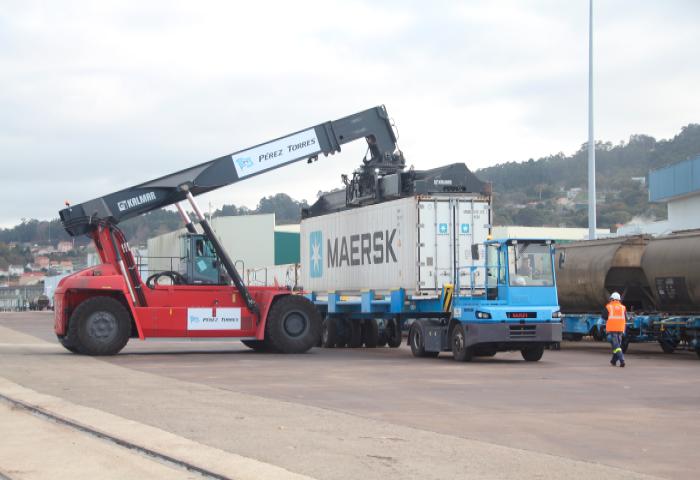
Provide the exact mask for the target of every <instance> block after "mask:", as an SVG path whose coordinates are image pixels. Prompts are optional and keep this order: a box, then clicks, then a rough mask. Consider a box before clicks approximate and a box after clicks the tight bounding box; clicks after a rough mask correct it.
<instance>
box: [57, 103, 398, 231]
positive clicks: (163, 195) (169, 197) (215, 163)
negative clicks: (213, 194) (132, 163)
mask: <svg viewBox="0 0 700 480" xmlns="http://www.w3.org/2000/svg"><path fill="white" fill-rule="evenodd" d="M363 137H364V138H365V139H366V140H367V144H368V146H369V153H370V158H369V159H368V160H365V162H364V166H363V168H362V171H363V172H365V173H366V174H367V175H379V174H386V173H395V172H397V171H401V170H402V169H403V168H404V166H405V162H404V159H403V156H402V155H401V152H399V151H398V150H397V145H396V136H395V135H394V131H393V130H392V127H391V123H390V121H389V117H388V114H387V112H386V109H385V108H384V106H378V107H374V108H370V109H368V110H365V111H362V112H359V113H356V114H354V115H350V116H348V117H344V118H341V119H339V120H335V121H330V122H325V123H321V124H319V125H316V126H314V127H311V128H308V129H305V130H301V131H298V132H295V133H292V134H290V135H287V136H284V137H280V138H277V139H275V140H271V141H269V142H266V143H262V144H260V145H256V146H254V147H251V148H248V149H246V150H240V151H237V152H234V153H232V154H229V155H224V156H223V157H219V158H216V159H214V160H210V161H208V162H206V163H202V164H200V165H197V166H194V167H191V168H187V169H185V170H181V171H179V172H176V173H172V174H170V175H166V176H164V177H160V178H157V179H155V180H151V181H149V182H146V183H142V184H140V185H136V186H133V187H130V188H126V189H124V190H120V191H118V192H114V193H110V194H108V195H105V196H103V197H100V198H96V199H93V200H90V201H87V202H84V203H81V204H78V205H73V206H69V207H68V208H64V209H63V210H61V211H60V212H59V215H60V216H61V221H62V222H63V226H64V227H65V229H66V231H67V232H68V233H69V234H70V235H72V236H76V235H82V234H89V233H90V232H91V231H93V230H94V229H95V228H96V227H97V226H98V225H100V224H103V223H109V224H111V225H116V224H118V223H119V222H122V221H124V220H127V219H129V218H133V217H136V216H138V215H142V214H144V213H147V212H150V211H152V210H156V209H158V208H162V207H167V206H169V205H173V204H176V203H178V202H180V201H182V200H184V199H185V198H186V197H187V192H190V193H191V194H192V195H194V196H196V195H200V194H202V193H206V192H209V191H211V190H215V189H217V188H221V187H224V186H226V185H230V184H232V183H236V182H239V181H241V180H245V179H247V178H250V177H253V176H255V175H259V174H261V173H264V172H267V171H270V170H273V169H276V168H280V167H282V166H284V165H287V164H290V163H293V162H296V161H299V160H303V159H309V161H311V160H315V159H317V158H318V155H319V154H323V155H324V156H327V155H328V154H334V153H335V152H340V146H341V145H343V144H345V143H348V142H351V141H354V140H357V139H359V138H363ZM348 191H350V190H348Z"/></svg>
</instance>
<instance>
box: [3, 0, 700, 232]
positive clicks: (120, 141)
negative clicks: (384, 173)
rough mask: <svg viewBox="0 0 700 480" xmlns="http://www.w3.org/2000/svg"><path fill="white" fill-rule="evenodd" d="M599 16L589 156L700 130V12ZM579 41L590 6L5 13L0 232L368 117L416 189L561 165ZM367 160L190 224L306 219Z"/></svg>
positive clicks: (626, 10) (576, 135)
mask: <svg viewBox="0 0 700 480" xmlns="http://www.w3.org/2000/svg"><path fill="white" fill-rule="evenodd" d="M595 6H596V13H595V27H596V39H595V48H596V67H595V68H596V74H595V84H596V97H595V98H596V138H597V139H600V140H610V141H613V142H618V141H620V140H622V139H627V138H628V137H629V135H630V134H633V133H646V134H649V135H652V136H655V137H657V138H667V137H670V136H673V135H675V134H676V133H677V132H678V130H679V129H680V127H681V126H683V125H686V124H688V123H691V122H695V123H698V122H700V94H698V86H699V85H700V64H698V61H697V60H698V58H700V28H699V27H698V21H699V20H700V2H698V1H697V0H675V1H674V0H666V1H658V0H654V1H644V0H605V1H604V0H597V1H596V5H595ZM587 29H588V1H587V0H567V1H563V0H561V1H546V0H531V1H526V0H513V1H505V0H499V1H498V2H494V1H487V0H483V1H477V0H474V1H445V2H441V1H432V2H425V1H407V0H401V1H398V0H397V1H379V0H370V1H366V2H365V1H349V0H338V1H334V0H319V1H303V0H295V1H279V2H268V1H263V0H257V1H254V2H233V1H220V2H213V1H196V2H195V1H191V2H185V1H182V2H175V1H148V2H143V1H139V2H127V1H123V0H120V1H107V0H100V1H99V2H88V1H85V2H78V1H68V0H62V1H60V2H35V1H30V0H21V1H8V0H0V166H1V170H0V185H1V186H2V188H1V189H0V226H10V225H13V224H15V223H17V222H18V221H19V219H20V218H23V217H26V218H32V217H34V218H41V219H48V218H52V217H55V216H56V214H57V211H58V210H59V209H60V208H61V207H62V205H63V201H64V200H66V199H67V200H70V201H72V202H74V203H78V202H81V201H85V200H88V199H91V198H94V197H97V196H102V195H104V194H107V193H110V192H112V191H115V190H118V189H121V188H124V187H128V186H131V185H134V184H137V183H141V182H144V181H146V180H149V179H151V178H154V177H158V176H161V175H164V174H167V173H170V172H173V171H176V170H179V169H182V168H185V167H188V166H191V165H194V164H197V163H201V162H203V161H206V160H209V159H211V158H215V157H218V156H221V155H224V154H227V153H230V152H233V151H236V150H241V149H244V148H246V147H248V146H251V145H255V144H257V143H261V142H264V141H266V140H269V139H272V138H275V137H278V136H282V135H285V134H287V133H290V132H293V131H297V130H301V129H303V128H306V127H309V126H312V125H315V124H317V123H320V122H323V121H327V120H333V119H336V118H339V117H342V116H345V115H348V114H351V113H354V112H356V111H359V110H363V109H365V108H368V107H371V106H374V105H377V104H385V105H386V106H387V109H388V111H389V114H390V115H391V116H392V117H393V119H394V121H395V122H396V124H397V126H398V131H399V143H400V146H401V148H402V150H403V151H404V154H405V156H406V158H407V162H408V163H409V164H413V165H414V166H415V167H416V168H419V169H422V168H432V167H436V166H439V165H442V164H446V163H451V162H457V161H463V162H465V163H466V164H467V165H468V166H469V167H470V168H471V169H474V170H476V169H478V168H480V167H485V166H488V165H493V164H496V163H500V162H506V161H513V160H515V161H520V160H527V159H528V158H537V157H540V156H544V155H548V154H551V153H557V152H560V151H562V152H565V153H567V154H569V153H572V152H574V151H576V150H577V149H578V148H579V147H580V145H581V144H582V143H584V142H585V141H586V139H587V116H586V115H587V93H586V91H587V90H586V89H587V61H588V58H587V49H588V37H587ZM363 143H364V142H355V144H353V145H351V146H347V147H344V149H343V153H342V154H341V155H340V156H338V155H336V156H334V157H329V158H326V159H321V160H319V162H318V163H315V164H313V165H306V164H305V163H303V162H302V163H298V164H296V165H294V166H290V167H287V168H283V169H279V170H277V171H274V172H271V173H268V174H265V175H261V176H258V177H256V178H254V179H251V180H248V181H245V182H241V183H238V184H236V185H234V186H231V187H227V188H224V189H222V190H219V191H217V192H215V193H210V194H208V195H206V196H203V197H200V198H201V204H202V205H203V206H204V207H205V208H208V205H209V203H210V202H211V204H212V205H213V207H214V208H216V207H217V206H220V205H221V204H222V203H235V204H236V205H247V206H249V207H251V208H254V207H255V205H256V203H257V201H258V199H259V198H260V197H261V196H264V195H271V194H275V193H277V192H286V193H288V194H289V195H291V196H292V197H294V198H297V199H302V198H305V199H307V200H308V201H309V202H313V201H314V200H315V197H316V193H317V192H318V191H319V190H328V189H330V188H334V187H337V186H339V185H340V174H341V173H344V172H348V173H349V172H350V171H352V169H353V168H355V167H356V166H357V165H358V164H359V161H360V158H361V157H362V155H363V154H364V151H365V148H366V145H363Z"/></svg>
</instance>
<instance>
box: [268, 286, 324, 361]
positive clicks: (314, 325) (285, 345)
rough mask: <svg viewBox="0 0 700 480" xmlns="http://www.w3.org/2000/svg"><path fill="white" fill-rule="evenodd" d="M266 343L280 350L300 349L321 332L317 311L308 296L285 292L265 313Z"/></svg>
mask: <svg viewBox="0 0 700 480" xmlns="http://www.w3.org/2000/svg"><path fill="white" fill-rule="evenodd" d="M265 330H266V335H265V337H266V343H268V344H269V345H270V347H272V348H273V349H275V350H277V351H279V352H282V353H304V352H306V351H308V350H309V349H310V348H311V347H313V346H314V345H316V342H317V340H318V337H319V335H320V334H321V315H320V314H319V313H318V310H316V307H315V306H314V304H313V303H311V302H310V301H309V300H308V299H306V298H304V297H302V296H299V295H286V296H284V297H282V298H279V299H278V300H276V301H275V303H273V304H272V307H270V313H268V314H267V324H266V327H265Z"/></svg>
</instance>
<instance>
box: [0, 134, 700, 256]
mask: <svg viewBox="0 0 700 480" xmlns="http://www.w3.org/2000/svg"><path fill="white" fill-rule="evenodd" d="M697 155H700V125H698V124H691V125H688V126H686V127H683V129H682V130H681V132H680V133H679V134H678V135H676V136H675V137H674V138H672V139H669V140H658V141H657V140H655V139H654V138H653V137H649V136H647V135H632V136H631V137H630V139H629V142H623V143H620V144H618V145H613V144H611V143H609V142H608V143H599V144H597V145H596V164H597V179H596V181H597V188H598V225H599V226H600V227H602V228H609V227H614V226H615V225H618V224H623V223H626V222H628V221H629V220H631V219H632V218H633V217H647V218H650V219H659V218H665V216H666V209H665V206H664V205H658V204H650V203H649V202H648V201H647V199H648V193H647V188H646V185H645V184H642V182H643V181H644V179H646V177H647V174H648V172H649V170H650V169H654V168H659V167H663V166H665V165H669V164H672V163H676V162H680V161H683V160H685V159H687V158H690V157H694V156H697ZM476 174H477V175H478V176H479V177H480V178H481V179H482V180H488V181H491V182H492V183H493V190H494V212H495V217H494V223H495V224H496V225H550V226H568V227H585V226H586V225H587V222H588V217H587V207H586V201H587V197H586V184H587V151H586V145H583V146H581V149H580V150H579V151H578V152H576V153H575V154H573V155H571V156H566V155H564V154H562V153H559V154H557V155H552V156H549V157H545V158H540V159H538V160H533V159H530V160H527V161H525V162H508V163H504V164H501V165H496V166H493V167H489V168H484V169H481V170H478V171H477V172H476ZM304 206H308V205H307V203H306V201H304V200H302V201H297V200H294V199H292V198H290V197H289V196H288V195H286V194H284V193H279V194H277V195H272V196H269V197H264V198H261V199H260V202H259V203H258V205H257V206H256V208H255V209H249V208H246V207H236V206H235V205H224V206H223V207H222V208H221V209H219V210H217V211H216V212H213V215H214V216H219V215H245V214H249V213H250V214H253V213H275V214H276V217H277V223H298V222H299V219H300V213H301V208H302V207H304ZM181 225H182V222H181V220H180V218H179V216H178V215H177V213H175V212H173V211H169V210H157V211H154V212H151V213H149V214H147V215H143V216H140V217H136V218H133V219H131V220H128V221H126V222H124V223H122V224H121V225H120V226H121V228H122V229H123V230H124V231H125V233H126V235H127V238H129V239H130V241H131V243H132V244H133V245H139V244H143V243H144V242H145V241H146V239H147V238H148V237H150V236H153V235H158V234H161V233H165V232H169V231H172V230H175V229H177V228H180V227H181ZM67 239H68V236H67V234H66V233H65V231H64V230H63V227H62V226H61V223H60V222H59V221H58V219H55V220H52V221H45V220H35V219H24V220H23V221H22V222H21V223H20V224H18V225H16V226H14V227H12V228H6V229H0V243H3V242H4V243H9V242H19V243H32V244H34V243H36V244H48V243H53V244H55V243H56V242H58V241H60V240H67ZM76 241H77V244H84V243H87V241H88V239H87V237H78V238H77V239H76Z"/></svg>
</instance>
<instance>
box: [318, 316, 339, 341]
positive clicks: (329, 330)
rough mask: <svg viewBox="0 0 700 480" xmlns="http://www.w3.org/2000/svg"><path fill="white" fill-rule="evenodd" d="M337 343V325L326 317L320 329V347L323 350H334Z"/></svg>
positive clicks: (331, 318)
mask: <svg viewBox="0 0 700 480" xmlns="http://www.w3.org/2000/svg"><path fill="white" fill-rule="evenodd" d="M337 342H338V324H337V322H336V320H335V318H333V317H326V319H325V320H323V325H322V327H321V346H322V347H323V348H335V344H336V343H337Z"/></svg>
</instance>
